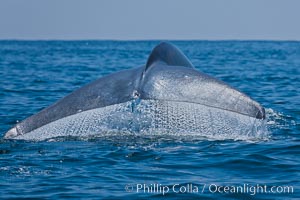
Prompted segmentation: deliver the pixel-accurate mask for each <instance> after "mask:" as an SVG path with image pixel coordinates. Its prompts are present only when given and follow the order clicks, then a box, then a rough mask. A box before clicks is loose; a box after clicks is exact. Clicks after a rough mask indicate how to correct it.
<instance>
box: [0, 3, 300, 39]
mask: <svg viewBox="0 0 300 200" xmlns="http://www.w3.org/2000/svg"><path fill="white" fill-rule="evenodd" d="M0 39H25V40H26V39H28V40H51V39H54V40H60V39H61V40H79V39H87V40H88V39H112V40H155V39H165V40H193V39H197V40H300V0H147V1H146V0H0Z"/></svg>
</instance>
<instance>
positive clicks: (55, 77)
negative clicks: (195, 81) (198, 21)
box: [0, 41, 300, 199]
mask: <svg viewBox="0 0 300 200" xmlns="http://www.w3.org/2000/svg"><path fill="white" fill-rule="evenodd" d="M159 42H160V41H137V42H135V41H0V137H1V138H2V137H3V135H4V134H5V132H6V131H7V130H8V129H10V128H11V127H12V126H13V125H15V124H16V123H17V122H18V121H21V120H22V119H25V118H26V117H28V116H30V115H32V114H34V113H36V112H38V111H40V110H41V109H43V108H45V107H47V106H49V105H51V104H52V103H54V102H55V101H57V100H58V99H60V98H62V97H64V96H65V95H67V94H68V93H70V92H72V91H74V90H75V89H77V88H80V87H81V86H83V85H85V84H87V83H89V82H91V81H93V80H96V79H98V78H99V77H102V76H105V75H107V74H110V73H113V72H116V71H120V70H123V69H130V68H133V67H138V66H141V65H143V64H145V62H146V60H147V57H148V55H149V54H150V52H151V50H152V48H153V47H154V46H155V45H157V44H159ZM171 42H172V43H173V44H175V45H176V46H177V47H179V48H180V49H181V50H182V51H183V52H184V53H185V54H186V55H187V57H188V58H189V59H190V60H191V62H192V63H193V64H194V66H195V67H196V68H197V69H198V70H200V71H202V72H204V73H207V74H209V75H212V76H214V77H217V78H219V79H221V80H223V81H225V82H226V83H228V84H230V85H231V86H233V87H235V88H237V89H239V90H240V91H243V92H244V93H246V94H247V95H249V96H251V97H252V98H253V99H255V100H256V101H258V102H259V103H261V104H262V105H263V106H264V107H265V108H266V113H267V119H266V124H265V126H266V130H264V131H265V132H264V134H263V135H264V137H257V138H255V137H254V138H251V139H241V138H239V137H237V138H236V139H234V138H226V137H217V136H216V137H215V138H205V137H204V138H203V137H202V138H200V137H199V138H197V137H188V136H186V137H185V136H184V135H179V136H178V137H165V136H159V135H156V136H155V137H144V136H143V135H128V136H126V135H125V136H124V135H122V136H120V137H118V136H113V137H102V138H101V137H100V138H63V139H60V140H50V141H49V140H47V141H40V142H33V141H14V140H4V139H0V199H25V198H27V199H202V198H203V199H300V181H299V180H300V143H299V142H300V42H293V41H171Z"/></svg>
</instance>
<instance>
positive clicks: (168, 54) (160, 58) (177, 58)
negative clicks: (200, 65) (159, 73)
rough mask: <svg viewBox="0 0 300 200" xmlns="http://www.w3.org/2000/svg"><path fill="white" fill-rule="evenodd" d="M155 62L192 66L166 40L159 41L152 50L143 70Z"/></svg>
mask: <svg viewBox="0 0 300 200" xmlns="http://www.w3.org/2000/svg"><path fill="white" fill-rule="evenodd" d="M156 62H163V63H165V64H166V65H170V66H184V67H189V68H194V66H193V65H192V63H191V62H190V61H189V60H188V59H187V57H186V56H185V55H184V54H183V53H182V52H181V51H180V50H179V49H177V48H176V47H175V46H173V45H172V44H170V43H167V42H162V43H160V44H159V45H157V46H156V47H155V48H154V49H153V50H152V52H151V54H150V56H149V58H148V60H147V64H146V68H145V71H146V70H147V69H149V68H150V67H151V66H152V65H153V64H154V63H156Z"/></svg>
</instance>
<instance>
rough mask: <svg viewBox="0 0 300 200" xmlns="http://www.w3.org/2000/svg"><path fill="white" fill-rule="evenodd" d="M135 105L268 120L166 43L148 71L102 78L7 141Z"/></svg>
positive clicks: (27, 121) (34, 118)
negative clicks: (195, 107)
mask: <svg viewBox="0 0 300 200" xmlns="http://www.w3.org/2000/svg"><path fill="white" fill-rule="evenodd" d="M135 99H140V100H159V101H166V102H183V103H192V104H199V105H204V106H207V107H211V108H214V109H218V110H224V111H230V112H234V113H237V114H240V115H245V116H249V117H250V118H255V119H264V118H265V110H264V108H263V107H262V106H261V105H260V104H259V103H257V102H256V101H254V100H252V99H251V98H250V97H248V96H247V95H245V94H243V93H242V92H240V91H238V90H237V89H235V88H233V87H231V86H229V85H227V84H226V83H224V82H222V81H220V80H217V79H216V78H213V77H211V76H209V75H207V74H204V73H202V72H199V71H197V70H196V69H195V68H194V67H193V65H192V64H191V62H190V61H189V60H188V59H187V58H186V56H184V54H183V53H182V52H181V51H180V50H179V49H178V48H176V47H175V46H173V45H172V44H170V43H166V42H163V43H160V44H159V45H157V46H156V47H155V48H154V49H153V50H152V52H151V54H150V56H149V58H148V60H147V63H146V65H144V66H141V67H138V68H133V69H129V70H124V71H120V72H117V73H114V74H111V75H108V76H105V77H102V78H99V79H98V80H96V81H94V82H92V83H90V84H88V85H86V86H84V87H82V88H80V89H78V90H76V91H74V92H72V93H71V94H69V95H67V96H66V97H64V98H62V99H61V100H59V101H57V102H56V103H54V104H53V105H51V106H49V107H47V108H45V109H44V110H42V111H40V112H39V113H37V114H35V115H32V116H31V117H28V118H27V119H25V120H23V121H21V122H20V123H18V124H17V125H16V126H14V127H13V128H12V129H10V130H9V131H8V132H7V133H6V134H5V136H4V137H5V138H7V139H13V138H17V137H18V136H20V135H24V134H28V133H30V132H32V131H34V130H36V129H38V128H40V127H43V126H45V125H49V124H51V123H53V122H55V121H57V120H60V119H63V118H66V117H68V116H72V115H76V114H78V113H80V112H85V111H89V110H92V109H97V108H102V107H107V106H111V105H115V104H120V103H124V102H128V101H132V100H135ZM41 134H42V133H41Z"/></svg>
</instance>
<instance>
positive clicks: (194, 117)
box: [16, 99, 268, 141]
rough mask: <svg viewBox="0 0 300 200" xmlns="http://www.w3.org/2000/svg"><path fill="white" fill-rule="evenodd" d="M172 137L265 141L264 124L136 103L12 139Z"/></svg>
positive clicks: (186, 106) (181, 106)
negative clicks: (125, 136) (126, 136)
mask: <svg viewBox="0 0 300 200" xmlns="http://www.w3.org/2000/svg"><path fill="white" fill-rule="evenodd" d="M124 135H135V136H157V135H159V136H162V135H164V136H172V137H173V136H175V137H190V138H203V137H204V138H208V139H216V140H224V139H234V140H256V139H266V138H267V137H268V131H267V130H266V125H265V121H264V120H259V119H255V118H252V117H249V116H245V115H241V114H238V113H235V112H231V111H226V110H221V109H218V108H213V107H208V106H205V105H200V104H194V103H187V102H176V101H161V100H140V99H136V100H133V101H129V102H125V103H121V104H116V105H112V106H107V107H104V108H98V109H93V110H88V111H84V112H79V113H77V114H75V115H71V116H68V117H65V118H63V119H59V120H57V121H54V122H52V123H49V124H47V125H45V126H42V127H40V128H38V129H36V130H34V131H32V132H30V133H27V134H24V135H20V136H18V137H17V138H16V139H22V140H35V141H40V140H46V139H50V138H57V137H79V138H80V137H82V138H86V137H95V136H96V137H107V136H124Z"/></svg>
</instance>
